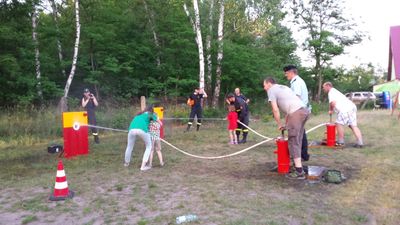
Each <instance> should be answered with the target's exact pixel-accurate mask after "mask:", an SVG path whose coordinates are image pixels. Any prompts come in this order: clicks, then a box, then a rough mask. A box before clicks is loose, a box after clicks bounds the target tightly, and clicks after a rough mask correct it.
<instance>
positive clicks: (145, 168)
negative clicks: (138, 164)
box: [140, 166, 151, 171]
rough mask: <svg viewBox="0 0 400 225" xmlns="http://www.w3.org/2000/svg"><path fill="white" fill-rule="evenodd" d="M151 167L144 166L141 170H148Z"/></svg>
mask: <svg viewBox="0 0 400 225" xmlns="http://www.w3.org/2000/svg"><path fill="white" fill-rule="evenodd" d="M149 169H151V167H150V166H145V167H143V168H140V170H141V171H146V170H149Z"/></svg>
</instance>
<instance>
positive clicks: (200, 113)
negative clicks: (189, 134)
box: [187, 107, 203, 130]
mask: <svg viewBox="0 0 400 225" xmlns="http://www.w3.org/2000/svg"><path fill="white" fill-rule="evenodd" d="M195 116H197V130H199V128H200V126H201V118H203V109H202V108H201V107H192V110H191V111H190V115H189V122H188V127H187V130H189V129H190V127H191V126H192V124H193V120H194V117H195Z"/></svg>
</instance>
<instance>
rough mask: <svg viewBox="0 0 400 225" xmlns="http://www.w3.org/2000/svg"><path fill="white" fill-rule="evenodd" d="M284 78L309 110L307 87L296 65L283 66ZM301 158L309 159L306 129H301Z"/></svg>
mask: <svg viewBox="0 0 400 225" xmlns="http://www.w3.org/2000/svg"><path fill="white" fill-rule="evenodd" d="M283 71H284V72H285V76H286V78H287V79H288V80H289V81H290V89H292V91H293V92H294V93H295V94H296V96H297V97H299V98H300V100H301V101H302V102H303V107H304V108H308V109H309V111H310V112H311V107H310V105H309V102H308V89H307V86H306V83H305V82H304V80H303V79H302V78H301V77H300V76H299V75H298V74H297V67H296V66H294V65H287V66H285V67H284V68H283ZM301 158H302V159H303V160H304V161H308V160H309V159H310V155H309V154H308V141H307V135H306V130H305V129H304V131H303V140H302V144H301Z"/></svg>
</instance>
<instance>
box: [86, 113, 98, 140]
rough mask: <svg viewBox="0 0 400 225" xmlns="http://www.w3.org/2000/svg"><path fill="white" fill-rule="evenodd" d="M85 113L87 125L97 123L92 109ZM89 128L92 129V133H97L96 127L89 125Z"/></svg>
mask: <svg viewBox="0 0 400 225" xmlns="http://www.w3.org/2000/svg"><path fill="white" fill-rule="evenodd" d="M87 113H88V122H89V125H93V126H96V125H97V123H96V115H95V113H94V111H88V112H87ZM90 130H91V131H92V134H93V135H97V134H98V133H97V128H96V127H91V128H90Z"/></svg>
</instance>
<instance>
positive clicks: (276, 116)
mask: <svg viewBox="0 0 400 225" xmlns="http://www.w3.org/2000/svg"><path fill="white" fill-rule="evenodd" d="M271 106H272V114H273V115H274V119H275V121H276V124H277V125H278V129H279V130H282V129H283V128H284V127H285V126H282V123H281V114H280V113H279V108H278V104H276V102H275V101H271Z"/></svg>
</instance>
